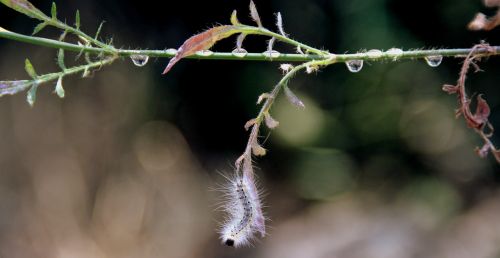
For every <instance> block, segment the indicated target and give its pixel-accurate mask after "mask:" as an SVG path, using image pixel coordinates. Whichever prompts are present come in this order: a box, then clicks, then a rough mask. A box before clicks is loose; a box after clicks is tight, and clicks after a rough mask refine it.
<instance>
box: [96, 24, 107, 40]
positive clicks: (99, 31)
mask: <svg viewBox="0 0 500 258" xmlns="http://www.w3.org/2000/svg"><path fill="white" fill-rule="evenodd" d="M105 22H106V21H102V22H101V24H99V28H97V32H96V33H95V37H94V39H95V40H98V37H99V33H101V29H102V25H104V23H105Z"/></svg>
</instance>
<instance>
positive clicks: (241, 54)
mask: <svg viewBox="0 0 500 258" xmlns="http://www.w3.org/2000/svg"><path fill="white" fill-rule="evenodd" d="M231 53H233V56H236V57H240V58H243V57H245V56H246V55H247V54H248V52H247V51H246V50H245V49H243V48H237V49H235V50H233V52H231Z"/></svg>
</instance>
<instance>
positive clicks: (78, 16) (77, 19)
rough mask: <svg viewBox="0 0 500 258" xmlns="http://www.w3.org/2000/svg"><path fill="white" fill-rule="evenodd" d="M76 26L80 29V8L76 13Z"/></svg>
mask: <svg viewBox="0 0 500 258" xmlns="http://www.w3.org/2000/svg"><path fill="white" fill-rule="evenodd" d="M75 26H76V29H77V30H79V29H80V10H76V15H75Z"/></svg>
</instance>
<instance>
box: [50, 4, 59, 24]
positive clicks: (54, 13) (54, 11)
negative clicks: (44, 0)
mask: <svg viewBox="0 0 500 258" xmlns="http://www.w3.org/2000/svg"><path fill="white" fill-rule="evenodd" d="M50 14H51V15H52V19H54V20H57V7H56V3H55V2H52V9H51V10H50Z"/></svg>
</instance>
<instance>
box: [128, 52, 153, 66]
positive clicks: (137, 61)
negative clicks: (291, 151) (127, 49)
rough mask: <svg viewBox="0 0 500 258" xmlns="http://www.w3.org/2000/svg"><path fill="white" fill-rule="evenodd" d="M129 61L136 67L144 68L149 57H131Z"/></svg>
mask: <svg viewBox="0 0 500 258" xmlns="http://www.w3.org/2000/svg"><path fill="white" fill-rule="evenodd" d="M130 59H131V60H132V62H133V63H134V64H135V65H136V66H139V67H141V66H145V65H146V64H147V63H148V60H149V56H145V55H131V56H130Z"/></svg>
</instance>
